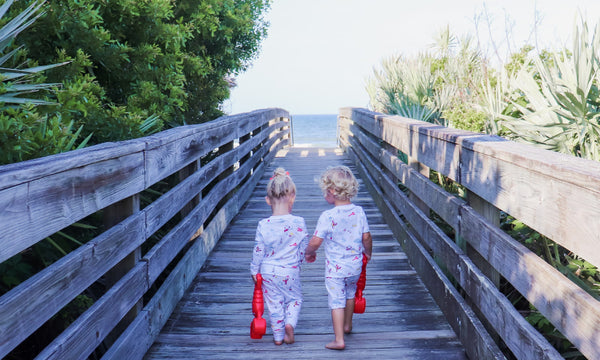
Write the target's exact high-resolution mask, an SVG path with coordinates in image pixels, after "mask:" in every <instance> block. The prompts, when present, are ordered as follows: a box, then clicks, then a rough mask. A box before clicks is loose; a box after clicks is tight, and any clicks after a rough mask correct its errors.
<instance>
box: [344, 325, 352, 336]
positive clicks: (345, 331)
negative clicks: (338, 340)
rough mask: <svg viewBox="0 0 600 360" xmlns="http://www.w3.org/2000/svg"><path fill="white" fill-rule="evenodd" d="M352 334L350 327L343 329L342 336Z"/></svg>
mask: <svg viewBox="0 0 600 360" xmlns="http://www.w3.org/2000/svg"><path fill="white" fill-rule="evenodd" d="M351 332H352V326H349V327H344V334H350V333H351Z"/></svg>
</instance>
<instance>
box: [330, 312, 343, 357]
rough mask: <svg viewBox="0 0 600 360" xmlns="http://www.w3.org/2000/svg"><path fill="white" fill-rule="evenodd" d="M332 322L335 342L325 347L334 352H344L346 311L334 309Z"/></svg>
mask: <svg viewBox="0 0 600 360" xmlns="http://www.w3.org/2000/svg"><path fill="white" fill-rule="evenodd" d="M331 321H332V322H333V333H334V334H335V340H333V341H332V342H330V343H329V344H327V345H325V347H326V348H328V349H333V350H344V349H345V348H346V343H345V342H344V309H343V308H338V309H332V310H331Z"/></svg>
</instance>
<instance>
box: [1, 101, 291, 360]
mask: <svg viewBox="0 0 600 360" xmlns="http://www.w3.org/2000/svg"><path fill="white" fill-rule="evenodd" d="M288 119H289V114H288V113H287V112H286V111H284V110H281V109H266V110H259V111H254V112H251V113H246V114H240V115H235V116H226V117H222V118H219V119H217V120H214V121H212V122H209V123H205V124H201V125H194V126H184V127H180V128H176V129H172V130H167V131H164V132H161V133H159V134H156V135H153V136H149V137H146V138H141V139H136V140H131V141H124V142H119V143H106V144H102V145H97V146H92V147H89V148H86V149H83V150H77V151H72V152H68V153H64V154H59V155H55V156H49V157H45V158H41V159H37V160H32V161H27V162H23V163H18V164H13V165H7V166H2V167H0V224H2V228H1V229H0V263H1V262H3V261H5V260H7V259H9V258H11V257H13V256H15V255H17V254H19V253H20V252H23V251H25V250H27V249H28V248H30V247H31V246H32V245H34V244H36V243H37V242H39V241H41V240H43V239H45V238H46V237H48V236H50V235H52V234H54V233H56V232H57V231H59V230H61V229H63V228H65V227H67V226H69V225H71V224H73V223H75V222H77V221H79V220H81V219H83V218H84V217H86V216H88V215H90V214H93V213H96V212H99V211H102V213H103V217H104V224H105V226H106V227H107V229H106V231H104V232H103V233H102V234H101V235H99V236H97V237H96V238H94V239H92V240H91V241H89V242H87V243H85V244H83V245H81V246H80V247H79V248H77V249H76V250H74V251H72V252H70V253H68V254H67V255H66V256H64V257H63V258H61V259H60V260H58V261H57V262H55V263H53V264H52V265H50V266H48V267H47V268H45V269H44V270H42V271H40V272H39V273H37V274H35V275H33V276H32V277H30V278H29V279H28V280H26V281H25V282H23V283H21V284H20V285H18V286H17V287H15V288H13V289H12V290H10V291H9V292H7V293H6V294H4V295H3V296H2V297H0V358H3V357H4V356H6V355H7V354H8V353H10V352H11V351H12V350H13V349H14V348H15V347H16V346H18V345H19V344H20V343H22V342H23V341H24V340H25V339H26V338H27V337H29V336H30V335H31V334H32V333H34V332H35V331H36V329H38V328H39V327H40V326H41V325H42V324H44V323H45V322H46V321H47V320H48V319H50V318H51V317H53V316H54V315H55V314H57V313H58V312H59V311H60V310H61V309H62V308H63V307H64V306H65V305H66V304H68V303H69V302H70V301H71V300H73V299H74V298H75V297H76V296H77V295H78V294H80V293H82V292H83V291H84V290H85V289H87V288H88V287H89V286H90V285H92V284H93V283H95V282H97V281H99V280H100V279H102V281H103V282H104V283H106V284H107V285H106V286H107V289H106V292H105V294H104V295H103V296H102V297H101V298H100V299H98V300H97V301H96V302H95V303H94V304H93V305H92V306H91V307H90V308H89V309H88V310H87V311H85V312H84V313H83V314H82V315H81V316H80V317H79V318H77V319H76V320H75V321H74V322H73V323H72V324H71V325H70V326H69V327H68V328H67V329H66V330H65V331H64V332H63V333H62V334H56V335H57V337H56V338H55V339H54V341H52V342H51V343H50V344H49V345H48V346H47V347H46V348H45V349H44V350H43V351H42V352H41V353H40V354H39V355H38V357H37V358H39V359H75V358H86V357H87V356H88V355H89V354H91V353H92V352H94V351H95V349H96V348H98V347H99V346H100V345H101V344H102V343H103V341H105V338H106V337H107V335H108V334H111V336H113V335H114V338H115V340H114V341H112V346H110V345H111V344H107V343H106V342H105V343H104V344H103V345H102V346H104V347H107V346H110V347H109V348H108V350H107V351H106V352H105V354H104V356H103V359H136V358H138V359H139V358H141V357H142V356H143V355H144V354H145V352H146V350H147V349H148V348H149V347H150V345H151V344H152V342H153V340H154V338H155V336H156V335H157V334H158V332H159V330H160V329H161V327H162V326H163V325H164V323H165V322H166V321H167V319H168V317H169V314H170V313H171V312H172V310H173V308H174V307H175V305H176V304H177V302H178V301H179V299H180V298H181V296H182V295H183V293H184V291H185V290H186V288H187V287H188V285H189V284H190V283H191V281H192V280H193V279H194V277H195V275H196V273H197V272H198V270H199V269H200V267H201V266H202V264H203V263H204V260H205V259H206V256H207V254H208V253H209V252H210V250H211V249H212V248H213V247H214V245H215V243H216V241H217V240H218V239H219V237H220V235H221V233H222V232H223V231H224V229H225V227H226V226H227V224H228V222H229V221H230V220H231V219H232V218H233V216H235V214H236V213H237V212H238V210H239V208H240V207H241V206H242V205H243V204H244V202H245V201H246V199H247V198H248V197H249V195H250V193H251V191H252V189H253V187H254V186H255V184H256V183H257V181H258V180H259V178H260V176H261V174H262V173H263V171H264V167H265V163H266V162H267V161H268V160H269V159H270V158H272V157H273V156H274V155H275V153H276V151H277V150H278V149H280V148H282V147H284V146H286V145H289V144H290V124H289V120H288ZM207 159H211V160H210V161H208V160H207ZM177 172H179V178H180V180H181V181H180V182H179V183H178V184H177V185H176V186H174V187H173V188H172V189H171V190H169V191H168V192H166V193H165V194H163V195H162V196H160V197H159V198H158V199H156V200H155V201H154V202H152V203H151V204H149V205H148V206H146V207H144V208H143V209H140V200H139V198H140V193H142V192H143V191H144V190H146V189H148V188H149V187H150V186H152V185H154V184H156V183H157V182H159V181H162V180H163V179H166V178H167V177H169V176H171V175H172V174H175V176H177V175H176V173H177ZM178 214H179V216H180V218H181V221H179V222H178V223H177V224H176V225H174V226H173V227H172V228H171V230H170V231H169V232H168V233H167V234H166V235H164V236H162V238H161V239H160V241H159V242H157V243H156V244H155V245H153V246H152V247H151V248H150V250H148V251H147V252H146V253H142V250H141V249H142V245H144V243H145V242H146V241H147V239H148V238H150V237H151V236H152V234H154V233H155V232H156V231H157V230H158V229H160V228H161V227H163V225H165V224H166V223H167V222H168V221H170V220H171V219H173V218H174V217H175V216H176V215H178ZM177 218H178V217H177ZM192 240H193V241H192ZM182 249H184V250H183V251H182ZM173 259H176V261H173ZM173 262H176V263H173ZM169 265H170V266H169ZM167 268H169V271H170V272H165V269H167ZM161 275H162V277H163V278H164V277H166V279H165V280H164V281H163V282H162V285H161V286H160V288H159V289H158V290H157V291H156V292H155V293H154V295H153V296H152V297H151V299H150V300H147V301H146V302H144V300H143V299H144V295H145V294H147V292H148V290H149V289H150V288H151V286H152V285H153V284H154V283H155V282H156V280H157V279H158V278H159V276H161ZM115 332H117V334H116V335H115Z"/></svg>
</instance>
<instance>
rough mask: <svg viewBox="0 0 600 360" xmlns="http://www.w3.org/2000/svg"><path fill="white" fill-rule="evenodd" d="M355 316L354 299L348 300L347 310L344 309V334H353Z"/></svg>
mask: <svg viewBox="0 0 600 360" xmlns="http://www.w3.org/2000/svg"><path fill="white" fill-rule="evenodd" d="M353 315H354V298H352V299H348V300H346V308H345V309H344V333H345V334H350V333H351V332H352V316H353Z"/></svg>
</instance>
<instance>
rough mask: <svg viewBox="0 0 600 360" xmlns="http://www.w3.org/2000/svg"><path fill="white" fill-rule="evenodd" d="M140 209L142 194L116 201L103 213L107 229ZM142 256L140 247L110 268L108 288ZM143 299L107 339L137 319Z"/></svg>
mask: <svg viewBox="0 0 600 360" xmlns="http://www.w3.org/2000/svg"><path fill="white" fill-rule="evenodd" d="M138 211H140V196H139V194H135V195H133V196H130V197H128V198H126V199H123V200H121V201H119V202H116V203H114V204H112V205H110V206H108V207H106V208H104V211H103V213H102V216H103V223H104V226H105V228H106V229H109V228H111V227H113V226H115V225H116V224H118V223H120V222H121V221H123V220H125V219H126V218H127V217H129V216H131V215H133V214H135V213H137V212H138ZM141 258H142V249H141V247H138V248H137V249H135V250H134V251H133V252H132V253H131V254H129V255H127V256H125V257H124V258H123V260H121V261H120V262H119V263H118V264H117V265H115V266H114V267H113V268H112V269H111V270H109V271H108V272H107V273H106V275H105V283H106V288H107V289H109V288H111V287H112V286H113V285H114V284H116V283H117V281H119V280H120V279H121V278H123V276H125V274H127V273H128V272H129V271H130V270H131V269H133V268H134V267H135V266H136V264H137V263H138V262H139V261H140V259H141ZM142 308H143V301H142V300H141V299H140V300H139V301H138V302H137V303H136V304H135V305H134V306H133V307H132V308H131V310H130V311H129V312H128V313H127V314H126V315H125V316H124V317H123V319H121V321H120V322H119V324H118V325H117V326H115V328H114V329H113V331H112V332H111V334H110V335H109V336H107V337H106V341H108V342H110V343H112V342H113V341H114V340H115V339H116V337H117V336H118V334H120V333H121V332H122V331H123V330H124V329H125V328H127V326H128V325H129V324H130V323H131V322H132V321H133V319H135V317H136V316H137V315H138V314H139V313H140V311H142Z"/></svg>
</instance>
